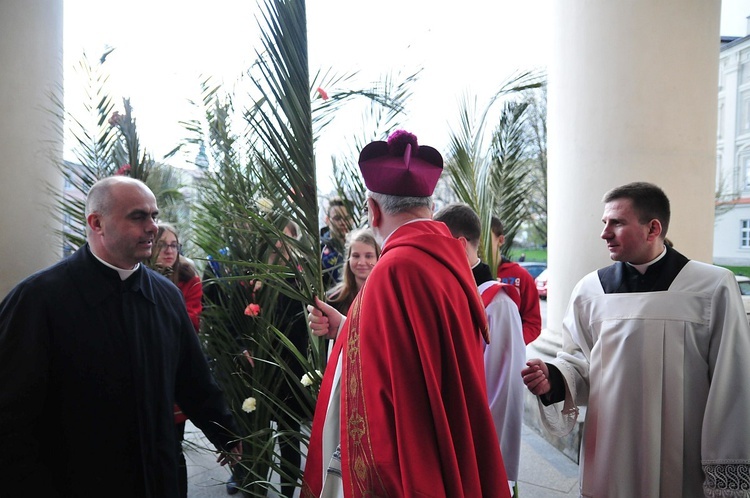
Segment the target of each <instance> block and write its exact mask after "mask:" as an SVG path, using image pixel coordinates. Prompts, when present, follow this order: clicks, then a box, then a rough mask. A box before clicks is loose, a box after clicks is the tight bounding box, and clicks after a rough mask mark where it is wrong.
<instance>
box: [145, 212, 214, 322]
mask: <svg viewBox="0 0 750 498" xmlns="http://www.w3.org/2000/svg"><path fill="white" fill-rule="evenodd" d="M158 227H159V231H158V232H157V233H156V240H155V241H154V251H153V252H152V254H151V268H153V269H154V270H156V271H158V272H159V273H161V274H162V275H164V276H165V277H167V278H168V279H169V280H171V281H172V282H174V284H175V285H176V286H177V287H179V289H180V290H181V291H182V295H183V296H184V297H185V305H186V306H187V311H188V315H190V320H191V321H192V322H193V326H194V327H195V331H196V332H198V328H199V326H200V314H201V311H203V305H202V304H201V299H202V298H203V284H201V278H200V276H199V275H198V272H197V271H196V269H195V267H194V266H193V264H192V263H191V262H190V261H189V260H188V259H187V258H186V257H185V256H183V255H182V254H180V248H181V247H182V246H181V245H180V241H179V238H178V237H177V230H175V228H174V227H173V226H171V225H168V224H166V223H159V225H158Z"/></svg>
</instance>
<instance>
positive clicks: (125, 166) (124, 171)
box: [115, 164, 131, 176]
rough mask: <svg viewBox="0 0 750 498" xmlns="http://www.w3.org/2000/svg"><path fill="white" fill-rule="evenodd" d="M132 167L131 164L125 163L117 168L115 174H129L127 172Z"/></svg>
mask: <svg viewBox="0 0 750 498" xmlns="http://www.w3.org/2000/svg"><path fill="white" fill-rule="evenodd" d="M130 169H131V168H130V165H129V164H123V165H122V166H120V169H118V170H117V173H115V175H120V176H127V174H128V173H129V172H130Z"/></svg>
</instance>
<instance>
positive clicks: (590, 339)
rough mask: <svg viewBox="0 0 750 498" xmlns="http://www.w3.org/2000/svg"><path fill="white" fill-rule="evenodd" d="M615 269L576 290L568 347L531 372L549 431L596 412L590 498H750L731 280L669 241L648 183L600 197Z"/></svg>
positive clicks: (748, 366) (590, 424) (744, 380)
mask: <svg viewBox="0 0 750 498" xmlns="http://www.w3.org/2000/svg"><path fill="white" fill-rule="evenodd" d="M604 203H605V207H604V216H603V218H602V221H603V222H604V230H603V231H602V234H601V237H602V239H604V240H605V241H606V243H607V248H608V249H609V253H610V257H611V258H612V260H614V261H616V263H614V264H613V265H612V266H609V267H606V268H602V269H600V270H598V271H596V272H593V273H591V274H589V275H587V276H585V277H584V278H583V279H582V280H581V281H580V282H579V283H578V285H577V286H576V287H575V289H574V290H573V295H572V297H571V301H570V304H569V306H568V311H567V313H566V317H565V320H564V323H563V351H561V352H559V353H558V355H557V358H556V359H555V360H553V361H551V362H550V363H544V362H542V361H541V360H539V359H532V360H529V361H528V362H527V368H525V369H524V370H523V372H522V375H523V378H524V382H525V383H526V386H527V387H528V388H529V390H530V391H531V392H532V393H534V394H536V395H537V396H538V397H539V406H540V412H541V414H542V419H543V421H544V424H545V426H546V427H547V429H548V430H549V431H550V432H552V433H553V434H555V435H558V436H562V435H565V434H567V433H569V432H570V431H571V430H572V428H573V426H574V424H575V421H576V418H577V416H578V407H579V406H582V405H587V407H588V408H587V411H586V418H585V422H584V435H583V444H582V447H581V465H580V469H581V483H580V488H581V496H584V497H596V498H607V497H635V496H643V497H662V498H665V497H674V498H686V497H703V496H707V497H719V496H721V497H749V496H750V474H749V469H750V431H748V430H747V425H748V422H750V385H748V383H750V361H748V358H749V357H750V327H749V326H748V322H747V317H746V315H745V311H744V308H743V305H742V299H741V297H740V293H739V288H738V286H737V282H736V281H735V278H734V275H733V274H732V273H731V272H730V271H728V270H726V269H723V268H718V267H716V266H712V265H708V264H704V263H699V262H696V261H690V260H688V259H687V258H686V257H685V256H683V255H682V254H680V253H679V252H677V251H676V250H674V249H673V248H672V247H670V246H669V244H665V242H664V241H665V236H666V234H667V228H668V225H669V216H670V209H669V200H668V199H667V197H666V195H665V194H664V192H663V191H662V190H661V189H659V188H658V187H656V186H655V185H652V184H648V183H631V184H628V185H624V186H622V187H618V188H615V189H613V190H611V191H609V192H608V193H607V194H606V195H605V196H604Z"/></svg>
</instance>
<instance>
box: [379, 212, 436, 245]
mask: <svg viewBox="0 0 750 498" xmlns="http://www.w3.org/2000/svg"><path fill="white" fill-rule="evenodd" d="M416 221H432V220H431V219H430V218H414V219H413V220H409V221H407V222H406V223H402V224H401V225H400V226H398V227H397V228H396V230H398V229H399V228H401V227H402V226H404V225H408V224H409V223H414V222H416ZM396 230H394V231H393V232H391V233H389V234H388V237H386V238H385V239H383V243H382V244H380V247H385V243H386V242H388V239H390V238H391V235H393V233H394V232H395V231H396Z"/></svg>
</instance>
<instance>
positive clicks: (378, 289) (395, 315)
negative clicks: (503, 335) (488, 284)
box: [303, 221, 510, 498]
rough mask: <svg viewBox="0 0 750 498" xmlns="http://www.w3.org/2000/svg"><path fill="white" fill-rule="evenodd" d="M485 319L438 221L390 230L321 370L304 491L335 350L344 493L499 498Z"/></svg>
mask: <svg viewBox="0 0 750 498" xmlns="http://www.w3.org/2000/svg"><path fill="white" fill-rule="evenodd" d="M486 328H487V327H486V318H485V313H484V307H483V305H482V302H481V300H480V298H479V294H478V292H477V287H476V284H475V283H474V278H473V276H472V273H471V270H470V268H469V265H468V263H467V260H466V253H465V252H464V249H463V247H462V246H461V244H460V243H459V242H458V241H457V240H455V239H454V238H453V237H452V236H451V234H450V232H449V231H448V230H447V228H446V227H445V225H444V224H442V223H437V222H433V221H418V222H413V223H409V224H406V225H403V226H402V227H400V228H398V229H397V230H396V231H395V232H394V233H393V234H392V235H391V237H390V238H389V239H388V241H387V243H386V245H385V247H384V248H383V253H382V256H381V258H380V260H379V261H378V263H377V264H376V265H375V268H374V269H373V271H372V273H371V274H370V276H369V278H368V279H367V282H366V283H365V286H364V287H363V289H362V290H361V291H360V292H359V295H358V297H357V298H356V299H355V301H354V303H353V304H352V307H351V309H350V313H349V317H348V319H347V323H346V326H345V328H344V330H343V331H342V334H341V336H340V337H339V338H338V340H337V347H336V349H335V350H334V354H332V356H331V361H330V363H329V368H327V369H326V372H325V376H324V380H323V386H322V388H321V393H320V396H319V398H318V406H317V409H316V412H315V418H314V420H313V426H312V431H313V434H312V437H311V441H310V446H309V451H308V460H307V467H306V470H305V482H304V488H303V496H319V494H320V491H321V487H322V482H321V479H322V474H323V466H327V465H328V461H325V462H323V461H322V456H321V454H320V453H321V431H322V427H321V426H322V425H323V421H324V420H325V416H326V413H325V412H326V409H327V406H328V398H329V396H330V393H331V384H332V380H333V374H334V370H335V365H336V361H337V359H338V355H337V354H336V353H338V352H339V351H340V355H341V356H340V357H341V359H342V361H343V369H342V376H341V384H340V385H341V414H340V416H341V450H342V455H341V460H342V473H343V476H342V477H343V483H344V490H345V495H346V497H347V498H350V497H351V498H354V497H363V496H368V497H371V496H378V497H386V496H390V497H409V496H434V497H450V498H460V497H472V498H473V497H509V496H510V495H509V490H508V484H507V477H506V474H505V467H504V465H503V460H502V456H501V455H500V447H499V445H498V442H497V438H496V437H494V434H495V429H494V425H493V421H492V417H491V415H490V411H489V407H488V403H487V392H486V386H485V377H484V365H483V357H482V345H483V342H484V340H485V338H486Z"/></svg>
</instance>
